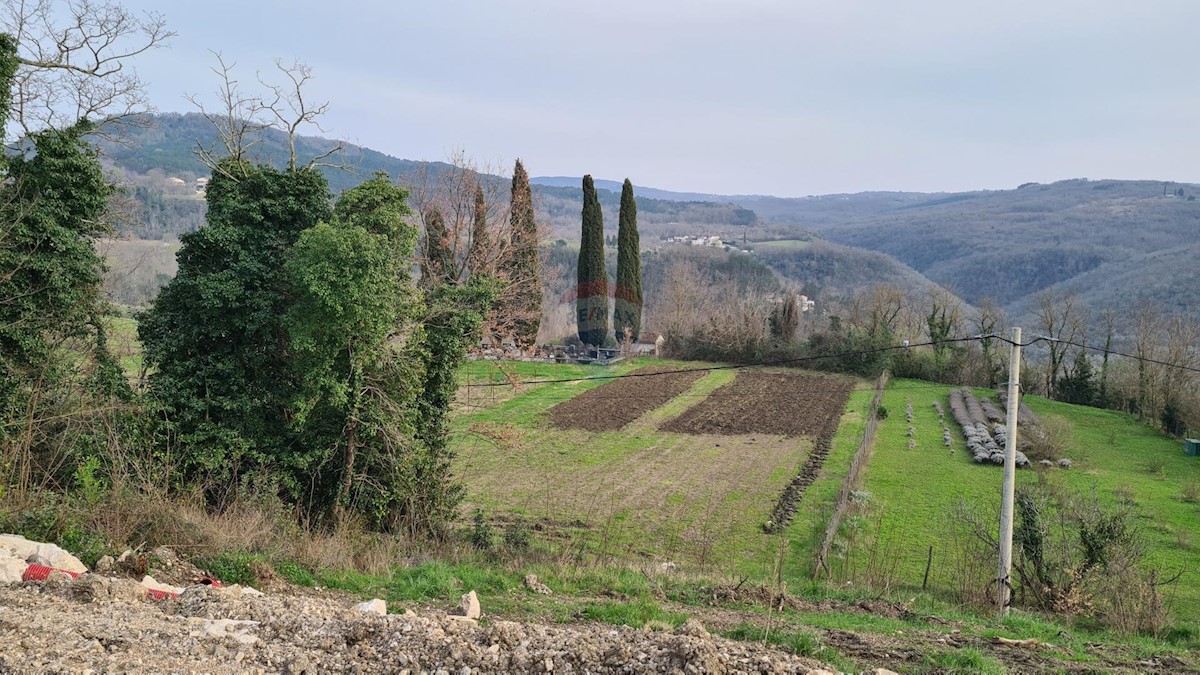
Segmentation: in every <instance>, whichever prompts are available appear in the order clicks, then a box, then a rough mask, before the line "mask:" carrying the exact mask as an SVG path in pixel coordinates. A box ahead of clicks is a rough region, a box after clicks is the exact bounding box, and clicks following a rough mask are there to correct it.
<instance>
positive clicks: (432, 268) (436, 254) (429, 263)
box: [421, 206, 455, 287]
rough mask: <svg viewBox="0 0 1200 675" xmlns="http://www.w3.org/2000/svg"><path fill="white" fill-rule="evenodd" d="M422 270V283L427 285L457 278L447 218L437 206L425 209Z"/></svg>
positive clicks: (430, 285)
mask: <svg viewBox="0 0 1200 675" xmlns="http://www.w3.org/2000/svg"><path fill="white" fill-rule="evenodd" d="M421 271H422V274H423V279H422V283H423V284H424V285H425V286H426V287H432V286H436V285H437V284H440V283H442V282H443V281H446V280H452V279H455V272H454V247H453V246H452V244H451V242H450V231H449V230H447V229H446V218H445V216H443V215H442V210H441V209H439V208H438V207H436V206H431V207H429V208H428V209H426V210H425V255H424V259H423V260H422V266H421Z"/></svg>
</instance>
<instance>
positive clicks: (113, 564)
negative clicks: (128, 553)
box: [96, 555, 117, 574]
mask: <svg viewBox="0 0 1200 675" xmlns="http://www.w3.org/2000/svg"><path fill="white" fill-rule="evenodd" d="M116 568H117V561H116V560H113V557H112V556H111V555H106V556H101V557H100V559H99V560H97V561H96V571H97V572H99V573H101V574H111V573H112V571H113V570H114V569H116Z"/></svg>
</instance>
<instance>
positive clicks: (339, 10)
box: [122, 0, 1200, 196]
mask: <svg viewBox="0 0 1200 675" xmlns="http://www.w3.org/2000/svg"><path fill="white" fill-rule="evenodd" d="M122 3H123V4H125V5H126V6H127V7H129V8H132V9H136V10H146V11H156V12H161V13H162V14H164V15H165V17H166V19H167V21H168V23H169V25H170V27H171V28H172V29H173V30H174V31H176V32H177V33H178V35H177V36H176V37H175V38H173V39H172V40H171V41H170V43H169V45H168V46H167V47H166V48H164V49H161V50H158V51H155V52H153V53H152V54H150V55H148V56H146V57H143V58H140V59H139V60H138V61H137V62H136V67H137V68H138V72H139V74H140V75H141V76H142V77H143V78H145V79H146V80H147V81H148V82H149V85H150V95H151V100H152V103H153V104H154V105H155V106H156V107H157V108H158V109H159V110H162V111H174V112H186V111H189V110H192V109H193V108H192V106H191V104H190V103H188V102H187V100H185V98H184V97H185V95H186V94H197V95H200V96H201V97H202V98H205V97H207V98H208V99H209V100H210V101H211V100H214V99H213V96H212V94H213V92H214V91H215V90H216V88H217V84H218V82H217V79H216V77H215V75H213V73H212V72H210V70H209V69H210V68H211V67H212V66H213V65H215V63H216V61H215V59H214V58H213V56H212V54H211V53H210V50H211V51H217V52H220V53H221V54H222V55H223V56H224V58H225V59H226V60H227V61H230V62H236V64H237V69H236V71H235V74H236V75H237V76H238V77H239V81H240V82H241V84H242V87H243V88H246V89H252V88H254V87H256V86H257V83H256V82H255V77H256V73H262V75H263V76H264V77H270V75H271V73H270V71H271V69H272V68H273V64H274V61H275V60H276V59H283V60H285V61H288V62H291V61H293V60H299V61H301V62H303V63H306V64H308V65H309V66H311V67H312V69H313V73H314V76H315V78H314V80H313V81H312V83H311V87H310V91H309V94H310V96H311V97H312V99H313V100H323V101H328V102H329V103H330V108H329V112H328V114H327V115H326V116H325V118H324V120H323V122H322V126H323V128H324V130H325V132H324V133H322V132H319V131H317V130H315V129H312V130H310V131H311V133H314V134H316V135H325V136H331V137H337V138H342V139H345V140H349V141H351V142H354V143H358V144H361V145H365V146H367V147H370V148H373V149H375V150H379V151H381V152H385V153H387V154H390V155H394V156H397V157H401V158H405V159H421V160H443V159H446V158H447V157H448V156H449V155H450V154H451V153H453V152H455V151H458V150H461V151H463V152H465V153H466V154H468V155H470V156H472V157H474V158H476V159H477V160H479V161H481V162H484V163H490V164H499V165H506V166H511V163H512V161H513V160H514V159H516V158H518V157H519V158H521V159H522V160H523V161H524V163H525V165H526V167H527V168H528V170H529V171H530V174H531V175H534V176H539V175H542V176H553V175H566V176H579V175H582V174H584V173H590V174H592V175H594V176H595V177H597V178H607V179H614V180H620V179H623V178H626V177H628V178H630V179H631V180H633V182H634V183H635V184H637V185H644V186H649V187H657V188H663V189H672V190H683V191H693V192H707V193H719V194H775V195H780V196H803V195H810V194H829V193H841V192H859V191H867V190H905V191H925V192H938V191H960V190H975V189H1002V188H1013V187H1016V186H1017V185H1018V184H1020V183H1024V182H1027V181H1038V182H1049V181H1054V180H1060V179H1065V178H1080V177H1088V178H1093V179H1097V178H1129V179H1155V180H1171V181H1179V182H1200V133H1197V131H1198V129H1197V127H1198V126H1200V86H1197V84H1198V83H1197V74H1198V73H1200V39H1197V37H1196V31H1197V29H1198V28H1200V2H1197V1H1196V0H1122V1H1120V2H1113V1H1110V0H1086V1H1084V0H1005V1H1004V2H996V1H995V0H987V1H983V0H913V1H911V2H895V0H825V1H823V2H809V1H807V0H640V1H639V0H606V1H605V2H586V1H581V0H511V1H508V2H498V1H496V0H407V1H404V0H400V1H395V0H393V1H386V0H344V1H342V2H336V3H335V2H327V1H326V2H313V1H310V0H290V1H288V2H281V1H278V0H249V1H247V0H242V1H241V2H232V1H230V0H205V1H204V2H190V3H175V2H173V3H162V2H152V1H150V0H122ZM164 5H165V7H164Z"/></svg>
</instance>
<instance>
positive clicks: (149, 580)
mask: <svg viewBox="0 0 1200 675" xmlns="http://www.w3.org/2000/svg"><path fill="white" fill-rule="evenodd" d="M142 585H143V586H145V587H146V588H148V589H150V590H152V591H165V592H167V593H182V592H183V589H182V588H180V587H178V586H172V585H171V584H164V583H162V582H160V581H158V580H156V579H155V578H154V577H152V576H150V575H149V574H147V575H146V576H144V577H142Z"/></svg>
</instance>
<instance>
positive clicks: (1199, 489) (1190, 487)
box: [1180, 481, 1200, 504]
mask: <svg viewBox="0 0 1200 675" xmlns="http://www.w3.org/2000/svg"><path fill="white" fill-rule="evenodd" d="M1180 498H1181V499H1183V501H1185V502H1187V503H1189V504H1196V503H1198V502H1200V482H1197V481H1192V482H1190V483H1185V484H1184V486H1183V490H1182V494H1181V495H1180Z"/></svg>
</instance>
